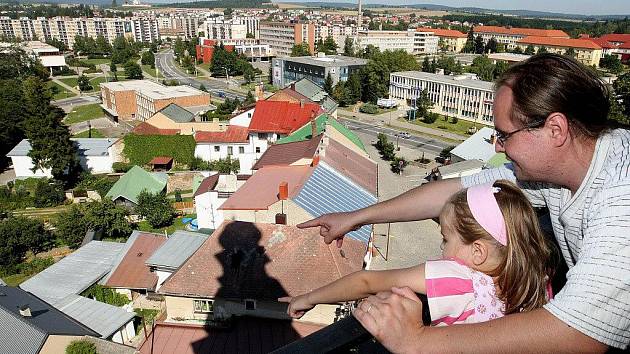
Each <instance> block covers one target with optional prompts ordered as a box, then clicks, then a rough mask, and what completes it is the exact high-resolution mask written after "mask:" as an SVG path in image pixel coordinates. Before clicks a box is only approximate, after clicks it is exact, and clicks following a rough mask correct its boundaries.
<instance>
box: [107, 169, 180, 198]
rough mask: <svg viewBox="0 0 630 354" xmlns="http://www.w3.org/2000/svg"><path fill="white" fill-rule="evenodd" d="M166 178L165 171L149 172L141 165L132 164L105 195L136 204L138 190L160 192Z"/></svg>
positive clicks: (164, 185)
mask: <svg viewBox="0 0 630 354" xmlns="http://www.w3.org/2000/svg"><path fill="white" fill-rule="evenodd" d="M167 178H168V177H167V176H166V174H165V173H150V172H147V171H145V170H144V169H143V168H141V167H138V166H133V167H132V168H131V169H130V170H129V171H127V173H125V174H124V175H123V176H122V177H120V179H119V180H118V181H117V182H116V183H115V184H114V185H113V186H112V188H111V189H110V190H109V192H107V195H106V197H109V198H111V199H112V200H116V199H118V198H124V199H127V200H129V201H131V202H133V203H134V204H137V203H138V195H139V194H140V192H142V191H143V190H146V191H147V192H149V193H157V192H161V191H162V190H163V189H164V188H165V187H166V180H167Z"/></svg>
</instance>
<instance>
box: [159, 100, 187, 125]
mask: <svg viewBox="0 0 630 354" xmlns="http://www.w3.org/2000/svg"><path fill="white" fill-rule="evenodd" d="M159 113H162V114H164V115H165V116H166V117H168V119H170V120H172V121H173V122H178V123H188V122H192V121H193V119H194V118H195V115H194V114H193V113H192V112H189V111H188V110H186V109H185V108H183V107H181V106H180V105H177V104H175V103H171V104H169V105H168V106H166V107H164V108H162V109H161V110H160V111H159Z"/></svg>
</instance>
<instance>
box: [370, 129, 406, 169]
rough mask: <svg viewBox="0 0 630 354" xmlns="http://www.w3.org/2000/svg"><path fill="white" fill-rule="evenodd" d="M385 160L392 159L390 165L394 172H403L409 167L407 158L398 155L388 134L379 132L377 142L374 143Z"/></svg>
mask: <svg viewBox="0 0 630 354" xmlns="http://www.w3.org/2000/svg"><path fill="white" fill-rule="evenodd" d="M374 146H375V147H376V149H377V150H378V151H379V153H380V154H381V157H382V158H383V160H385V161H391V162H390V167H391V169H392V172H394V173H402V171H403V170H404V168H405V167H407V164H408V162H407V160H405V158H404V157H399V156H396V148H395V147H394V143H393V142H390V141H389V140H388V139H387V135H385V134H383V133H378V136H377V141H376V144H375V145H374Z"/></svg>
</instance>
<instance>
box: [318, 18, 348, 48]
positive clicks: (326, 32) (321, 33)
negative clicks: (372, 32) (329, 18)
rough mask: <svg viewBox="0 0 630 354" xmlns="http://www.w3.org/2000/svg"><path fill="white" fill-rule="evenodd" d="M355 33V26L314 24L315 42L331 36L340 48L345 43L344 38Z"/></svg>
mask: <svg viewBox="0 0 630 354" xmlns="http://www.w3.org/2000/svg"><path fill="white" fill-rule="evenodd" d="M356 35H357V27H356V26H354V25H353V26H346V25H342V24H315V42H319V41H320V40H321V41H325V40H326V38H328V37H332V39H333V40H334V41H335V43H337V46H338V47H339V48H340V49H343V46H344V45H345V43H346V38H347V37H351V38H354V37H356Z"/></svg>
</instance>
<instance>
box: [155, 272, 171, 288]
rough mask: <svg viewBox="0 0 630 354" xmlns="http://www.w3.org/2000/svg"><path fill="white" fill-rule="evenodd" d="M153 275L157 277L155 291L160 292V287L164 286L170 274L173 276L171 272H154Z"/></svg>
mask: <svg viewBox="0 0 630 354" xmlns="http://www.w3.org/2000/svg"><path fill="white" fill-rule="evenodd" d="M154 273H155V275H157V277H158V281H157V285H156V286H155V291H158V290H160V287H161V286H162V284H164V282H165V281H166V279H168V277H170V276H171V274H173V272H168V271H164V270H156V271H155V272H154Z"/></svg>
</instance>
